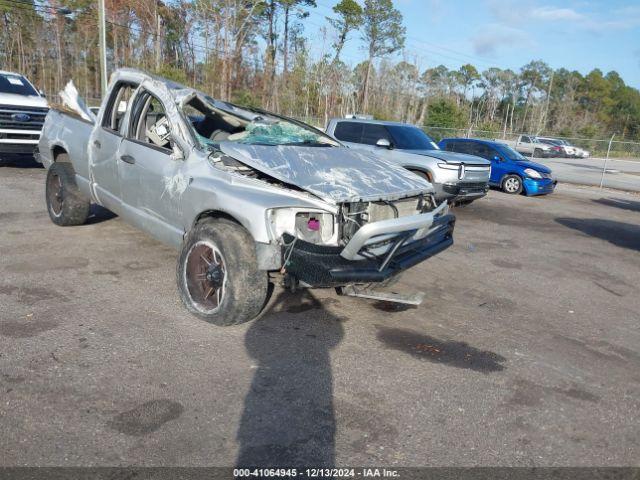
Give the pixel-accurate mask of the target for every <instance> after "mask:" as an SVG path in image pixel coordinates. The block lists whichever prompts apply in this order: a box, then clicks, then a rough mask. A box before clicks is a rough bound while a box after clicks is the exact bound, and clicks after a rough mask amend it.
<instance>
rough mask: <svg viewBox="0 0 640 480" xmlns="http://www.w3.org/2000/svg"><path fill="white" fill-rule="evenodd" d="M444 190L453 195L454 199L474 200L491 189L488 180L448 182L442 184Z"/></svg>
mask: <svg viewBox="0 0 640 480" xmlns="http://www.w3.org/2000/svg"><path fill="white" fill-rule="evenodd" d="M442 190H443V192H445V193H446V194H448V195H451V196H452V197H453V200H454V201H455V200H472V199H476V198H480V197H484V196H485V195H486V194H487V192H488V191H489V184H488V183H487V182H461V183H455V184H451V183H446V184H444V185H443V186H442Z"/></svg>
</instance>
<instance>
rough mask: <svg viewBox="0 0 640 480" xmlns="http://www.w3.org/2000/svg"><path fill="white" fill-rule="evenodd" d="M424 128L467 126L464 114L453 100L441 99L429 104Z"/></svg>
mask: <svg viewBox="0 0 640 480" xmlns="http://www.w3.org/2000/svg"><path fill="white" fill-rule="evenodd" d="M424 125H425V127H446V128H464V127H466V125H467V122H466V116H465V114H464V112H463V111H462V110H461V109H460V108H459V107H458V106H457V105H456V103H455V102H454V101H453V100H449V99H446V98H441V99H438V100H436V101H435V102H433V103H431V104H429V107H428V108H427V118H426V121H425V124H424Z"/></svg>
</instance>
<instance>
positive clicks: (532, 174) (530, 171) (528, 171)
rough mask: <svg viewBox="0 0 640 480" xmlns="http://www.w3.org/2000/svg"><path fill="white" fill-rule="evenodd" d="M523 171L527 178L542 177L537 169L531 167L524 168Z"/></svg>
mask: <svg viewBox="0 0 640 480" xmlns="http://www.w3.org/2000/svg"><path fill="white" fill-rule="evenodd" d="M524 173H525V175H526V176H527V177H529V178H542V175H540V172H538V171H537V170H534V169H533V168H525V169H524Z"/></svg>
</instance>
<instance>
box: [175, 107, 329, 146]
mask: <svg viewBox="0 0 640 480" xmlns="http://www.w3.org/2000/svg"><path fill="white" fill-rule="evenodd" d="M183 113H184V114H185V115H186V116H187V117H188V118H189V120H190V124H191V126H192V128H193V130H194V133H195V137H196V138H197V140H198V142H199V143H200V145H201V146H202V147H203V148H206V149H209V150H212V149H216V148H217V145H219V144H220V143H221V142H237V143H244V144H247V145H269V146H284V145H288V146H303V147H337V146H340V143H338V142H337V141H336V140H334V139H333V138H331V137H330V136H328V135H326V134H325V133H323V132H321V131H320V130H318V129H316V128H313V127H312V126H310V125H307V124H305V123H302V122H297V121H294V120H289V119H286V118H284V117H280V116H277V115H274V114H271V113H268V112H263V111H259V110H253V109H248V108H243V107H237V106H235V105H231V104H227V103H223V102H219V101H216V100H214V99H212V98H210V97H201V96H196V97H194V98H193V100H191V101H190V102H189V103H188V104H187V105H186V106H185V107H184V109H183Z"/></svg>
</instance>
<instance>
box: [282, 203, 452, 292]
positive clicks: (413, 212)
mask: <svg viewBox="0 0 640 480" xmlns="http://www.w3.org/2000/svg"><path fill="white" fill-rule="evenodd" d="M295 218H296V220H295V222H294V225H293V227H294V228H292V229H291V228H285V231H284V232H283V233H282V237H281V238H282V240H283V247H282V250H283V258H284V260H283V268H282V271H283V273H286V274H287V275H288V276H289V280H290V283H294V282H301V283H302V284H303V285H305V286H311V287H340V286H345V285H353V284H368V283H380V282H384V281H385V280H388V279H389V278H391V277H394V276H396V275H398V274H399V273H401V272H402V271H404V270H406V269H408V268H410V267H412V266H414V265H416V264H418V263H420V262H422V261H424V260H426V259H428V258H430V257H432V256H434V255H436V254H438V253H440V252H442V251H443V250H445V249H446V248H448V247H450V246H451V245H452V244H453V229H454V225H455V217H454V216H453V215H451V214H449V212H448V206H447V204H446V203H443V204H442V205H440V206H439V207H437V208H435V209H432V208H431V201H430V200H426V199H425V198H423V197H421V196H419V197H411V198H406V199H402V200H398V201H395V202H352V203H346V204H343V205H340V210H339V213H338V215H336V216H333V215H331V214H328V213H318V214H315V213H314V212H300V213H299V214H297V215H296V217H295ZM281 228H282V226H281Z"/></svg>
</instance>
